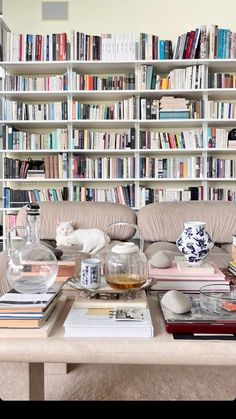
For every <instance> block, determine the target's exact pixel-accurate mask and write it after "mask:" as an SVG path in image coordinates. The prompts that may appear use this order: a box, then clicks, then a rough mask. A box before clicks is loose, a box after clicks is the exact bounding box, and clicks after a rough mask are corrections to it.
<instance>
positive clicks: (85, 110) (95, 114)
mask: <svg viewBox="0 0 236 419" xmlns="http://www.w3.org/2000/svg"><path fill="white" fill-rule="evenodd" d="M135 118H136V99H135V97H130V98H128V99H124V100H119V101H118V102H114V103H112V104H111V105H110V106H109V105H106V104H104V103H102V104H94V103H91V104H89V103H81V102H80V101H75V100H73V101H72V119H93V120H101V119H105V120H106V119H116V120H128V119H131V120H132V119H135Z"/></svg>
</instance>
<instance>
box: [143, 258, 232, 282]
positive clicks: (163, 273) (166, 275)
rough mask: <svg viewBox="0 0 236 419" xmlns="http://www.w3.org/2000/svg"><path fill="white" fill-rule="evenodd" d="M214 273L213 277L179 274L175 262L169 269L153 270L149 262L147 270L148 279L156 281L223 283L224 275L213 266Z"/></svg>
mask: <svg viewBox="0 0 236 419" xmlns="http://www.w3.org/2000/svg"><path fill="white" fill-rule="evenodd" d="M214 268H215V273H214V275H207V274H199V273H197V274H195V275H193V274H191V275H190V274H189V273H186V274H185V273H183V272H180V271H179V269H178V267H177V265H176V262H175V261H173V262H172V265H171V266H170V267H169V268H155V267H154V266H152V264H151V262H150V261H149V265H148V270H149V277H151V278H156V279H160V280H161V279H168V280H173V279H182V280H194V279H195V280H197V279H198V280H201V281H203V280H208V281H210V280H211V281H224V279H225V275H224V273H223V272H222V271H221V270H220V269H219V268H218V267H217V266H214Z"/></svg>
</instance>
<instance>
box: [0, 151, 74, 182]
mask: <svg viewBox="0 0 236 419" xmlns="http://www.w3.org/2000/svg"><path fill="white" fill-rule="evenodd" d="M39 162H40V160H39ZM31 166H32V164H31V159H28V160H20V159H13V158H10V157H4V176H5V179H31V180H34V179H41V180H43V179H47V178H57V179H67V178H68V154H67V153H59V154H50V155H46V156H45V157H44V158H43V160H41V166H40V169H39V168H34V169H31Z"/></svg>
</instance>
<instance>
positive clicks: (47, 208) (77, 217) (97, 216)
mask: <svg viewBox="0 0 236 419" xmlns="http://www.w3.org/2000/svg"><path fill="white" fill-rule="evenodd" d="M39 205H40V239H41V240H43V241H46V242H48V243H50V244H51V245H52V246H56V241H55V237H56V228H57V223H58V222H61V221H69V220H71V221H72V222H73V226H74V228H75V229H77V228H86V229H90V228H99V229H101V230H103V231H104V230H105V229H106V228H107V226H108V225H110V224H112V223H114V222H124V221H127V222H129V223H133V224H136V214H135V212H134V211H133V210H132V209H131V208H128V207H127V206H124V205H121V204H115V203H110V202H107V203H105V202H69V201H68V202H41V203H40V204H39ZM16 223H17V225H21V226H25V225H26V206H24V207H23V208H21V209H20V211H19V212H18V214H17V221H16ZM134 233H135V229H134V228H131V227H127V226H116V227H112V228H111V229H109V231H108V234H109V236H110V238H111V240H112V242H114V241H120V240H130V239H131V237H132V236H133V235H134ZM19 234H22V233H21V231H20V230H19ZM59 248H60V249H61V250H62V251H63V258H67V257H68V258H70V257H73V256H74V255H76V254H77V253H78V252H79V251H80V250H81V247H79V246H72V247H67V246H60V247H59Z"/></svg>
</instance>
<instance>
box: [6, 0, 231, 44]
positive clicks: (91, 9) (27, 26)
mask: <svg viewBox="0 0 236 419" xmlns="http://www.w3.org/2000/svg"><path fill="white" fill-rule="evenodd" d="M235 13H236V3H235V0H224V1H223V2H222V0H194V1H193V0H192V1H191V0H168V1H160V0H69V19H68V20H67V21H42V19H41V0H20V1H19V0H3V18H4V20H5V22H6V23H7V25H8V26H9V28H10V29H11V30H12V31H13V32H16V33H42V34H43V33H51V32H62V31H69V30H70V29H76V30H78V31H81V32H87V33H90V34H97V35H100V34H101V33H104V32H105V33H106V32H136V33H137V34H138V33H139V32H149V33H154V34H156V35H158V36H160V37H161V38H164V39H171V40H172V41H173V42H174V43H175V41H176V39H177V36H178V35H179V34H181V33H183V32H186V31H187V30H191V29H194V28H195V27H198V26H200V25H201V24H210V23H214V24H218V25H219V27H221V28H229V29H231V30H233V31H235V32H236V19H235Z"/></svg>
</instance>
